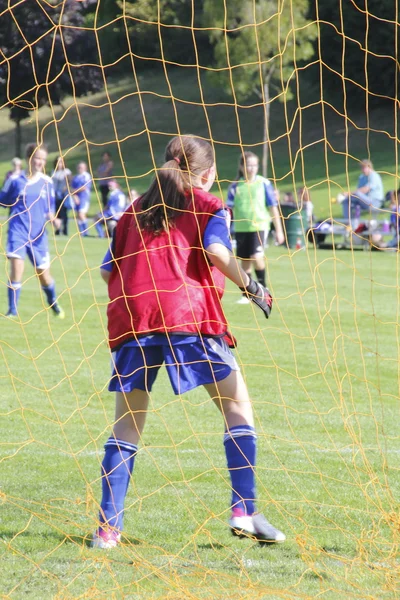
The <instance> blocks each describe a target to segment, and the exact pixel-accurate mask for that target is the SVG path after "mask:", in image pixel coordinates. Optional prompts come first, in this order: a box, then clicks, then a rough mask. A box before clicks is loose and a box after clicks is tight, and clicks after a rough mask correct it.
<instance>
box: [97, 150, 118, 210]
mask: <svg viewBox="0 0 400 600" xmlns="http://www.w3.org/2000/svg"><path fill="white" fill-rule="evenodd" d="M113 168H114V163H113V161H112V160H111V154H110V152H104V153H103V154H102V157H101V163H100V164H99V166H98V167H97V181H98V185H99V189H100V194H101V201H102V203H103V207H105V206H106V204H107V200H108V192H109V187H108V182H109V180H110V179H111V177H112V174H113Z"/></svg>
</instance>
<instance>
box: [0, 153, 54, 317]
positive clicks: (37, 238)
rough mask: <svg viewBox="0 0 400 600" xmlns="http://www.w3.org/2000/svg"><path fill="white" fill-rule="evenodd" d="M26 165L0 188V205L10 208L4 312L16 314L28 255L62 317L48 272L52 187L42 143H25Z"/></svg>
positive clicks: (49, 300) (51, 304) (52, 213)
mask: <svg viewBox="0 0 400 600" xmlns="http://www.w3.org/2000/svg"><path fill="white" fill-rule="evenodd" d="M26 158H27V161H28V169H27V171H26V172H24V171H22V172H21V173H20V174H18V175H16V176H11V177H10V178H9V179H7V181H6V183H5V184H4V187H3V190H2V191H1V192H0V207H2V206H3V207H4V206H7V207H9V208H10V215H9V219H8V235H7V258H8V259H9V261H10V276H9V283H8V312H7V316H8V317H10V318H14V317H16V316H17V315H18V301H19V297H20V294H21V286H22V276H23V274H24V267H25V257H26V256H28V258H29V260H30V261H31V263H32V265H33V267H34V269H35V272H36V275H38V277H39V280H40V283H41V284H42V290H43V292H44V294H45V296H46V300H47V302H48V304H49V306H50V307H51V309H52V311H53V313H54V314H55V316H57V317H58V318H61V319H63V318H64V311H63V310H62V308H61V306H60V305H59V304H58V302H57V296H56V289H55V283H54V280H53V278H52V277H51V275H50V257H49V248H48V241H47V232H46V224H47V223H48V222H49V221H53V220H54V207H55V198H54V187H53V182H52V179H51V177H48V176H47V175H45V174H44V173H43V171H44V167H45V165H46V160H47V149H46V148H45V146H36V144H28V146H27V147H26Z"/></svg>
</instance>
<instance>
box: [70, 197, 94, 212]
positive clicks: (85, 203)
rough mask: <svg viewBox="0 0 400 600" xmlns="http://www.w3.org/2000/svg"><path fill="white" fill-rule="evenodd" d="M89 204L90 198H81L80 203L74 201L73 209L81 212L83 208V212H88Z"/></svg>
mask: <svg viewBox="0 0 400 600" xmlns="http://www.w3.org/2000/svg"><path fill="white" fill-rule="evenodd" d="M89 205H90V200H80V201H79V204H75V202H74V206H73V209H74V210H75V211H76V212H79V211H80V210H81V211H82V212H84V213H87V212H88V210H89Z"/></svg>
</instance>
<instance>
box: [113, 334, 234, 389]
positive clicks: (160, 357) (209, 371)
mask: <svg viewBox="0 0 400 600" xmlns="http://www.w3.org/2000/svg"><path fill="white" fill-rule="evenodd" d="M164 362H165V366H166V368H167V373H168V376H169V380H170V382H171V385H172V388H173V390H174V393H175V394H176V395H179V394H184V393H185V392H188V391H189V390H193V389H194V388H196V387H198V386H199V385H205V384H207V383H215V382H216V381H221V380H222V379H225V378H226V377H228V375H229V374H230V373H231V372H232V371H239V367H238V364H237V362H236V359H235V357H234V356H233V354H232V352H231V350H230V349H229V347H228V345H227V344H226V342H225V341H224V340H223V339H221V338H203V339H199V340H198V341H197V340H196V342H194V343H193V344H178V345H173V346H171V345H158V346H141V347H140V346H138V345H133V344H129V343H127V344H124V345H123V346H122V347H121V348H120V349H119V350H116V351H115V352H113V353H112V376H111V381H110V385H109V387H108V389H109V391H110V392H131V391H132V390H134V389H139V390H146V391H148V392H151V389H152V387H153V383H154V382H155V380H156V377H157V374H158V371H159V369H160V367H161V366H162V364H163V363H164Z"/></svg>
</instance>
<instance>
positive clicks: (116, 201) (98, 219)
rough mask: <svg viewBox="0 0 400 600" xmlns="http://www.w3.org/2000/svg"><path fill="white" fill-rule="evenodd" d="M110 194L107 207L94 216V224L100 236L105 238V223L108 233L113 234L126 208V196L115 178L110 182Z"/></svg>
mask: <svg viewBox="0 0 400 600" xmlns="http://www.w3.org/2000/svg"><path fill="white" fill-rule="evenodd" d="M108 188H109V190H110V191H109V194H108V200H107V204H106V206H105V208H104V209H103V211H102V212H100V213H97V215H96V216H95V218H94V226H95V228H96V231H97V233H98V236H99V237H101V238H103V237H105V234H104V225H105V226H106V227H107V231H108V235H109V236H112V233H113V231H114V229H115V227H116V225H117V223H118V221H119V219H120V218H121V216H122V213H123V212H124V210H125V208H126V197H125V194H124V193H123V192H122V191H121V189H120V187H119V184H118V182H117V181H115V179H111V181H109V182H108Z"/></svg>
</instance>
